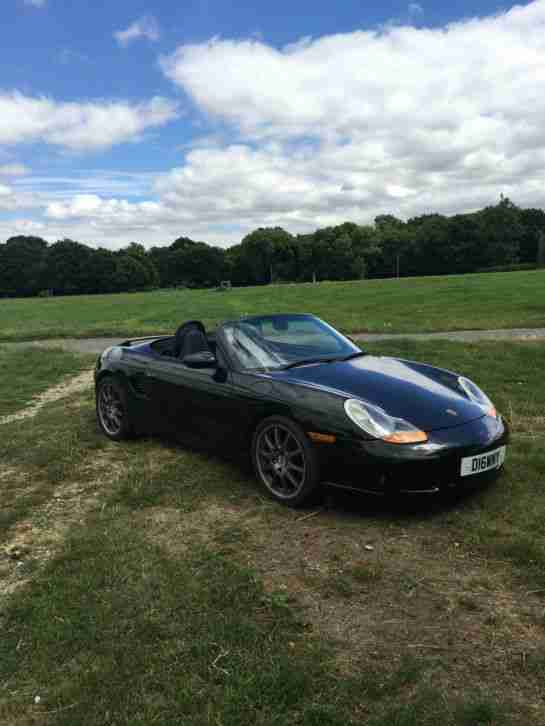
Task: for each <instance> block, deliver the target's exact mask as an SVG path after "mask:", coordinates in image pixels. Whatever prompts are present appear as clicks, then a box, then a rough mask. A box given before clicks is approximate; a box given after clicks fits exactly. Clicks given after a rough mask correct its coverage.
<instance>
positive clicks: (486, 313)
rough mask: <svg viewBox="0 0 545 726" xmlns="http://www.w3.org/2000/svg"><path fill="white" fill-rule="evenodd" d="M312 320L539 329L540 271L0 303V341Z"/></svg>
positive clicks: (392, 328) (395, 326)
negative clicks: (271, 317)
mask: <svg viewBox="0 0 545 726" xmlns="http://www.w3.org/2000/svg"><path fill="white" fill-rule="evenodd" d="M272 311H275V312H289V311H291V312H312V313H314V314H316V315H319V316H320V317H322V318H324V319H325V320H327V321H329V322H331V323H332V324H333V325H335V326H337V327H339V328H340V329H341V330H343V331H345V332H365V331H366V332H374V333H381V332H400V333H405V332H426V331H444V330H465V329H475V330H478V329H487V328H511V327H542V326H545V270H538V271H529V272H509V273H494V274H480V275H457V276H444V277H420V278H406V279H400V280H394V279H392V280H365V281H362V282H338V283H320V284H318V285H312V284H301V285H295V284H294V285H278V286H263V287H254V288H236V289H233V290H231V291H230V292H225V293H216V292H214V291H211V290H194V291H193V290H179V291H158V292H152V293H134V294H130V295H96V296H81V297H65V298H40V299H36V298H34V299H26V300H23V299H19V300H2V301H1V303H0V340H25V339H33V338H52V337H72V336H74V337H87V336H101V335H146V334H150V335H153V334H155V333H163V332H165V333H170V332H172V331H173V330H174V329H175V328H176V326H177V325H178V324H179V323H180V322H181V321H183V320H189V319H193V318H199V319H202V320H203V321H204V322H205V323H206V324H207V325H215V324H217V323H218V322H221V321H223V320H225V319H229V318H238V317H239V316H240V315H244V314H250V313H266V312H272Z"/></svg>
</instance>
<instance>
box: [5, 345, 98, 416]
mask: <svg viewBox="0 0 545 726" xmlns="http://www.w3.org/2000/svg"><path fill="white" fill-rule="evenodd" d="M88 365H89V359H88V358H85V357H84V356H78V355H74V354H73V353H68V352H66V351H64V350H51V351H48V353H47V355H44V351H43V350H41V349H38V348H28V349H26V350H25V352H24V354H21V351H14V350H10V349H9V348H6V347H2V346H1V345H0V370H1V371H2V382H1V383H0V419H1V418H2V417H3V416H7V415H8V414H10V413H13V412H14V411H16V410H17V409H19V408H21V407H22V406H24V405H25V404H27V403H28V402H29V401H30V400H31V399H32V398H33V397H34V396H37V395H38V394H40V393H43V392H44V391H45V390H46V389H47V388H49V387H50V386H51V385H52V384H53V383H55V382H58V381H59V380H61V379H62V378H63V377H65V376H69V375H73V374H75V373H78V372H79V371H81V370H83V368H85V366H88Z"/></svg>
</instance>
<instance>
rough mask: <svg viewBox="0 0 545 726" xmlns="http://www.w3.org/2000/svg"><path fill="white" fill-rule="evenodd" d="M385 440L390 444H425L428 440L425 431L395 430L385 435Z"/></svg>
mask: <svg viewBox="0 0 545 726" xmlns="http://www.w3.org/2000/svg"><path fill="white" fill-rule="evenodd" d="M382 440H383V441H387V442H388V443H389V444H423V443H424V442H425V441H427V440H428V435H427V434H426V433H425V432H424V431H416V430H415V431H394V433H393V434H390V435H389V436H385V437H384V438H383V439H382Z"/></svg>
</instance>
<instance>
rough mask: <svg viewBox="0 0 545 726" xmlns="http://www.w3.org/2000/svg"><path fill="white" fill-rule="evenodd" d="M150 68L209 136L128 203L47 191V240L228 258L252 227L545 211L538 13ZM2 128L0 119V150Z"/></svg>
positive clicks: (212, 45)
mask: <svg viewBox="0 0 545 726" xmlns="http://www.w3.org/2000/svg"><path fill="white" fill-rule="evenodd" d="M162 66H163V68H164V70H165V73H166V74H167V75H168V76H169V77H170V78H171V79H172V80H173V81H174V82H175V83H176V84H177V85H178V86H179V87H180V88H181V89H182V90H183V91H184V92H185V93H187V94H188V95H189V97H190V98H192V99H193V101H194V103H195V105H196V107H197V108H198V109H199V110H201V111H202V112H203V113H204V114H205V115H207V116H208V117H209V118H210V119H212V121H213V122H215V121H216V120H217V121H218V122H219V123H218V124H216V123H212V124H211V125H210V127H204V128H203V133H204V134H205V136H204V138H203V139H202V140H201V142H200V143H195V144H194V145H193V146H192V147H191V148H189V149H187V148H186V149H185V157H184V159H183V161H182V162H181V163H180V165H179V166H178V168H176V169H173V170H172V171H171V172H170V173H168V174H164V175H161V176H159V177H158V178H157V179H156V180H155V183H154V184H153V180H152V179H148V181H147V182H146V184H148V186H147V187H146V186H145V184H144V185H142V186H141V187H140V188H139V189H140V191H139V193H138V195H133V196H132V198H131V197H130V195H129V194H127V193H126V192H124V190H123V188H122V186H119V187H116V186H115V184H116V183H117V182H115V180H112V181H111V182H109V183H108V185H107V186H104V188H102V189H101V186H100V179H96V180H95V181H93V182H92V184H91V183H90V184H89V186H88V187H87V188H84V187H83V186H82V184H81V180H80V183H79V187H77V188H78V190H79V192H78V194H77V195H76V194H70V191H69V188H68V186H67V187H66V188H65V189H64V190H63V193H62V194H59V195H58V196H55V195H53V194H52V193H51V190H46V192H45V193H44V195H43V197H42V198H41V201H40V204H42V205H43V209H44V210H46V213H47V216H46V217H45V219H46V220H47V230H48V234H49V233H50V234H53V235H55V236H64V235H68V236H72V237H75V238H77V239H82V240H86V241H90V242H95V243H105V244H109V245H111V246H113V247H115V246H119V245H121V244H126V243H127V242H130V241H132V240H134V239H138V240H140V241H142V242H144V243H146V244H160V243H163V244H164V243H168V242H171V241H172V240H173V239H175V238H176V237H177V236H179V235H181V234H185V235H188V236H191V237H193V238H195V239H204V240H207V241H210V242H214V243H228V242H235V241H238V240H240V238H241V237H242V236H243V235H244V234H245V233H246V232H248V231H250V230H251V229H253V228H255V227H257V226H263V225H276V224H279V225H282V226H284V227H285V228H287V229H289V230H290V231H292V232H306V231H310V230H313V229H316V228H317V227H319V226H323V225H326V224H336V223H339V222H342V221H345V220H347V219H349V220H353V221H356V222H369V221H372V219H373V218H374V217H375V216H376V215H377V214H380V213H385V212H391V213H393V214H396V215H399V216H401V217H404V218H407V217H410V216H414V215H416V214H420V213H425V212H430V211H437V212H443V213H446V214H450V213H456V212H462V211H471V210H474V209H477V208H479V207H482V206H484V205H486V204H493V203H495V202H497V201H498V199H499V195H500V192H503V193H504V194H505V195H507V196H509V197H510V198H511V199H512V200H513V201H514V202H515V203H517V204H520V205H525V206H543V205H544V203H545V193H544V189H545V130H544V129H545V0H539V1H538V2H534V3H532V4H530V5H527V6H524V7H515V8H513V9H512V10H511V11H509V12H507V13H504V14H502V15H498V16H494V17H490V18H480V19H474V20H467V21H464V22H458V23H454V24H451V25H449V26H446V27H444V28H438V29H429V28H413V27H390V28H387V29H384V30H383V31H381V32H363V31H358V32H354V33H348V34H344V35H334V36H327V37H323V38H319V39H314V40H312V39H308V38H307V39H304V40H303V41H301V42H299V43H296V44H293V45H291V46H289V47H286V48H284V49H280V50H278V49H275V48H273V47H270V46H268V45H266V44H264V43H263V42H260V41H257V40H243V41H229V40H219V39H213V40H211V41H210V42H208V43H204V44H200V45H190V46H183V47H181V48H179V49H178V50H177V51H176V52H175V53H174V54H173V55H171V56H169V57H168V58H163V59H162ZM1 124H2V114H1V113H0V139H1V129H2V126H1ZM226 127H227V128H230V129H232V132H234V134H235V137H236V141H233V140H232V133H231V141H230V142H226V141H225V140H224V139H225V138H226V133H225V129H226ZM28 179H29V178H28V177H27V178H25V180H19V181H20V182H23V181H24V182H25V183H26V181H27V180H28ZM119 183H120V184H125V183H129V182H122V181H121V180H119ZM17 184H19V182H17ZM17 188H18V187H17ZM25 189H27V191H30V189H31V187H29V188H27V187H25ZM125 197H127V198H125ZM142 198H144V199H146V200H147V201H146V202H142V201H140V199H142ZM133 200H134V201H133ZM1 229H2V228H0V231H1Z"/></svg>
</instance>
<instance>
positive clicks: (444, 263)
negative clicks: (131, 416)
mask: <svg viewBox="0 0 545 726" xmlns="http://www.w3.org/2000/svg"><path fill="white" fill-rule="evenodd" d="M538 266H545V212H544V211H543V210H542V209H522V208H519V207H517V206H516V205H515V204H513V203H512V202H511V201H510V200H509V199H507V198H504V197H502V198H501V199H500V201H499V203H498V204H496V205H494V206H489V207H486V208H484V209H482V210H480V211H478V212H474V213H471V214H457V215H453V216H443V215H440V214H425V215H422V216H419V217H414V218H412V219H409V220H408V221H407V222H403V221H402V220H400V219H397V218H396V217H394V216H392V215H380V216H378V217H376V218H375V223H374V224H372V225H358V224H355V223H353V222H345V223H344V224H340V225H337V226H334V227H325V228H322V229H318V230H316V231H315V232H313V233H312V234H302V235H292V234H290V233H289V232H287V231H286V230H284V229H282V228H281V227H274V228H259V229H256V230H254V231H253V232H251V233H250V234H248V235H247V236H246V237H244V239H243V240H242V241H241V242H240V244H237V245H234V246H232V247H229V248H228V249H223V248H220V247H212V246H210V245H208V244H206V243H204V242H196V241H194V240H191V239H189V238H188V237H179V238H178V239H177V240H175V241H174V242H173V243H172V244H171V245H169V246H162V247H152V248H151V249H149V250H146V249H145V248H144V247H143V246H142V245H141V244H137V243H132V244H130V245H129V246H128V247H125V248H123V249H121V250H118V251H115V252H114V251H111V250H108V249H105V248H101V247H99V248H98V249H96V248H92V247H89V246H87V245H85V244H82V243H80V242H76V241H73V240H70V239H64V240H59V241H58V242H55V243H53V244H48V243H47V242H46V241H45V240H43V239H41V238H40V237H32V236H17V237H11V238H10V239H8V240H7V242H6V243H5V244H3V245H0V297H15V296H17V297H20V296H32V295H46V294H53V295H72V294H92V293H111V292H127V291H136V290H147V289H153V288H157V287H177V286H186V287H215V286H217V285H218V284H219V283H220V281H221V280H231V282H232V284H233V285H261V284H267V283H270V282H306V281H312V280H354V279H363V278H365V277H392V276H396V275H399V276H408V275H441V274H456V273H467V272H476V271H480V270H486V269H516V268H517V267H519V268H520V267H538Z"/></svg>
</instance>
